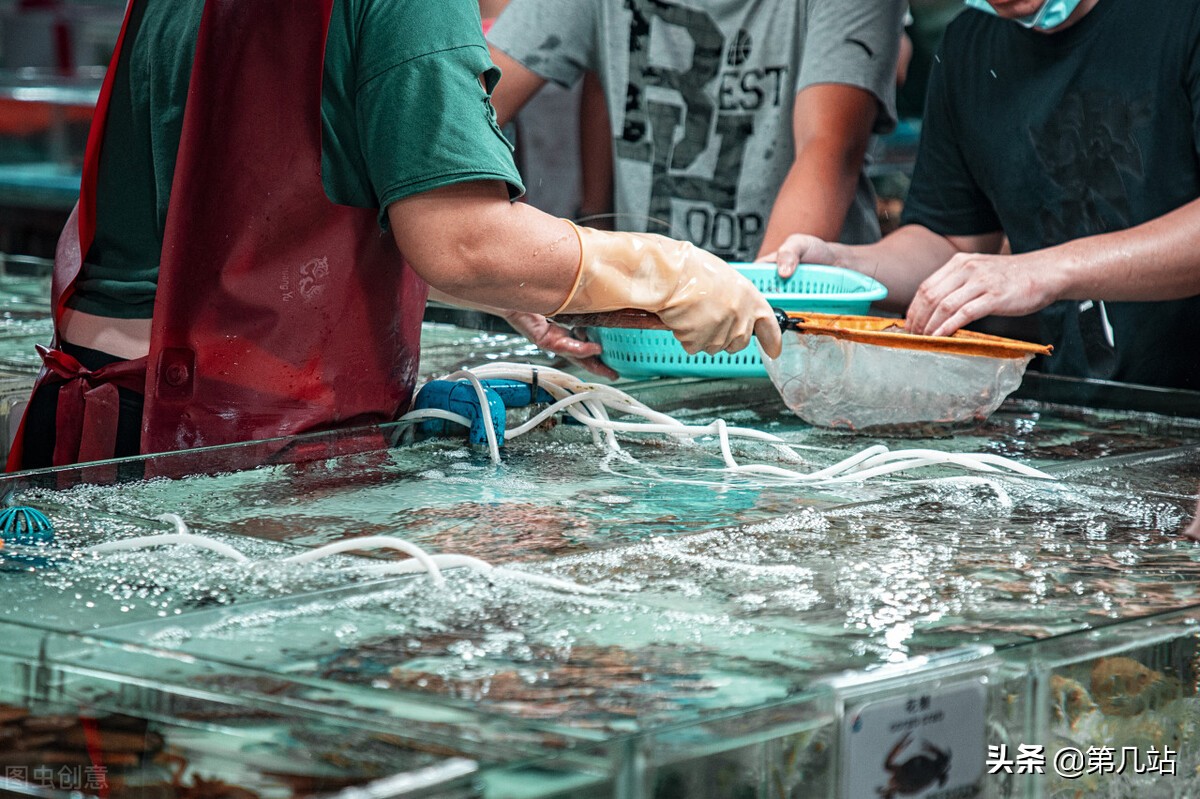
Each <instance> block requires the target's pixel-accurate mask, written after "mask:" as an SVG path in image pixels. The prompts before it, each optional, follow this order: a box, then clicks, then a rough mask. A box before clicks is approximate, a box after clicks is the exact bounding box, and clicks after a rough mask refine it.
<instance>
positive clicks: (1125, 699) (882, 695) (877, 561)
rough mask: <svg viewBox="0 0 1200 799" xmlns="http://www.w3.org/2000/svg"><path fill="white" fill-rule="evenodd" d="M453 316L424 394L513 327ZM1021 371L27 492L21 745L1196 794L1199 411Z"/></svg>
mask: <svg viewBox="0 0 1200 799" xmlns="http://www.w3.org/2000/svg"><path fill="white" fill-rule="evenodd" d="M427 335H428V339H429V346H428V347H427V348H426V361H425V363H424V364H423V367H422V372H423V374H424V375H426V376H429V377H432V376H436V375H439V374H444V373H446V372H452V371H454V370H456V369H458V368H459V367H460V366H461V365H462V364H463V363H464V362H466V363H479V362H480V361H484V362H490V361H500V360H503V359H506V358H508V357H510V354H509V353H508V352H507V351H506V348H508V349H511V348H512V347H513V346H514V345H513V341H512V340H510V339H505V338H504V337H502V336H499V337H491V338H489V337H486V336H484V337H476V338H475V339H473V342H474V343H470V342H466V343H464V339H463V337H464V336H465V335H467V334H464V333H463V332H462V331H455V330H454V329H452V328H445V327H444V326H430V327H429V328H428V329H427ZM439 337H442V338H439ZM516 354H518V355H521V356H523V355H525V354H528V353H516ZM468 355H469V356H472V357H467V356H468ZM542 374H543V375H546V374H549V372H548V371H544V372H543V373H542ZM1027 384H1028V387H1029V391H1027V392H1026V396H1025V398H1017V399H1010V400H1008V401H1007V402H1006V403H1005V404H1004V405H1003V406H1002V407H1001V409H1000V410H999V411H998V412H997V413H996V414H995V415H994V416H992V417H991V418H990V419H989V420H988V421H986V422H983V423H978V424H974V425H971V426H967V427H960V428H956V429H946V428H927V429H915V430H914V429H911V428H908V429H904V430H896V431H893V432H894V433H895V434H894V435H889V436H886V437H884V436H880V435H872V436H862V435H851V434H848V433H844V432H837V431H830V430H821V429H817V428H812V427H809V426H807V425H805V424H803V423H802V422H800V421H799V420H798V419H796V418H795V417H793V416H791V415H790V414H789V413H788V412H787V411H786V410H785V409H784V407H783V404H782V402H781V401H780V399H779V397H778V395H777V394H776V393H775V392H774V390H773V389H772V388H771V386H770V384H769V383H767V382H766V381H765V380H747V381H732V380H727V381H694V380H660V381H652V382H646V383H627V384H621V385H619V386H618V387H619V388H621V389H624V390H626V391H628V392H629V393H630V394H632V395H633V396H635V397H636V398H637V399H638V400H639V401H641V402H642V403H645V404H646V406H649V407H651V408H653V409H655V410H657V411H660V412H663V413H668V414H670V415H671V416H673V417H674V418H675V419H677V420H680V421H682V422H685V423H687V424H689V425H698V426H707V427H706V429H707V430H708V431H709V434H708V435H704V436H699V437H695V438H688V439H683V438H680V437H672V436H670V435H661V434H658V433H646V432H631V431H632V430H633V428H622V429H621V430H619V431H618V432H616V433H615V437H616V440H617V441H618V443H619V448H616V449H614V448H612V447H611V446H609V445H606V444H605V441H606V439H605V438H604V436H603V435H600V434H596V435H593V431H592V430H591V429H590V428H589V427H588V426H585V425H582V424H578V423H575V422H573V421H572V419H571V418H568V417H564V416H562V415H557V416H554V417H551V418H549V419H547V420H545V421H541V420H539V419H537V418H534V416H533V415H534V414H536V413H537V410H538V408H522V409H517V410H514V411H511V412H510V413H511V415H512V417H513V418H510V419H509V420H508V429H509V430H510V431H511V430H517V429H519V430H522V431H523V430H524V428H525V427H532V429H531V430H530V431H529V432H528V433H526V434H524V435H520V436H514V437H511V438H510V439H509V440H507V442H506V443H504V445H503V447H502V448H501V449H500V450H499V451H500V452H501V453H502V454H501V455H500V462H499V464H497V463H495V462H494V461H493V459H491V458H490V457H489V455H488V452H487V451H486V450H485V449H484V448H482V447H477V446H475V447H473V446H470V445H469V444H468V443H467V441H466V434H465V433H464V434H463V435H461V436H460V435H457V434H454V435H452V436H450V437H422V436H421V435H419V434H417V435H414V434H413V432H414V428H413V427H412V426H410V425H407V424H396V425H385V426H382V427H376V428H363V429H358V430H350V431H340V432H338V433H330V434H314V435H310V436H301V437H296V438H293V439H287V440H281V441H277V442H270V443H268V444H262V443H256V444H250V445H240V446H236V447H224V448H215V449H212V450H205V451H195V452H189V453H178V454H173V455H165V456H156V457H150V458H144V459H131V460H127V461H115V462H110V463H106V464H95V465H88V466H86V467H71V468H66V469H59V470H48V471H44V472H28V473H21V474H15V475H9V476H8V477H6V478H5V479H4V487H3V490H4V492H5V496H6V501H7V503H8V504H9V505H21V506H29V507H33V508H36V509H37V510H39V511H40V512H42V513H44V514H45V515H46V516H47V517H48V518H49V520H50V521H51V522H52V524H53V527H54V530H53V533H46V534H44V535H42V537H41V538H40V539H36V540H35V539H33V538H28V537H26V538H24V539H20V540H18V539H17V538H14V537H13V536H12V535H10V536H9V540H8V541H6V545H5V547H4V548H3V549H0V559H2V560H0V569H2V570H3V571H4V578H3V580H2V581H0V598H2V599H3V601H0V625H3V626H2V627H0V653H3V654H4V657H5V658H7V660H6V663H7V665H6V666H4V668H3V670H2V671H0V703H2V704H3V709H0V721H3V720H4V719H6V718H8V719H11V720H9V721H3V724H4V725H8V726H2V725H0V736H2V735H5V734H6V732H5V730H17V732H11V731H10V732H8V733H7V734H9V735H10V736H13V737H21V736H26V734H27V733H26V728H25V727H24V726H22V725H26V724H33V725H34V727H35V728H37V725H38V724H39V723H41V724H43V725H45V726H50V725H51V724H52V723H51V722H38V721H36V719H38V718H43V717H44V718H50V719H58V721H55V722H53V723H59V724H62V725H63V729H65V730H67V732H63V733H61V735H60V734H59V733H55V734H56V735H60V737H56V738H45V737H44V736H43V737H42V738H39V739H37V740H44V741H45V742H46V743H45V745H44V746H43V747H42V748H40V749H38V750H37V752H36V753H34V754H32V755H30V754H23V755H21V756H20V758H14V763H16V764H17V765H29V766H32V764H33V761H34V760H36V759H37V758H39V757H40V758H42V759H49V758H50V756H51V755H50V754H47V753H51V754H54V753H61V754H63V755H64V756H65V755H70V756H71V757H72V758H74V759H73V760H71V761H70V762H71V763H72V764H74V763H77V762H78V763H82V765H81V766H80V767H81V768H86V767H87V766H88V765H89V764H90V765H92V766H96V762H95V758H96V757H97V756H96V755H95V754H94V752H92V751H91V750H89V749H88V746H87V742H88V740H91V739H95V738H96V737H97V733H96V732H95V731H96V730H97V729H99V730H100V731H101V732H102V733H103V732H108V731H111V732H112V733H113V734H114V735H116V734H118V733H119V734H121V735H126V734H128V735H129V736H132V737H129V738H128V739H127V738H123V737H118V738H116V739H115V740H117V741H126V740H129V741H134V743H133V744H130V746H133V747H134V748H135V749H136V748H138V747H141V750H142V751H141V752H140V753H135V754H136V755H137V756H136V757H132V758H131V757H124V756H126V755H129V754H130V753H129V752H127V751H125V749H126V748H128V747H125V748H121V746H124V745H123V744H122V745H116V744H114V748H113V753H114V755H117V754H120V755H122V756H123V757H124V760H123V761H122V762H125V763H129V764H130V765H128V766H121V768H122V769H126V770H123V771H120V773H119V774H118V775H117V776H119V777H120V778H121V780H122V781H123V782H122V783H121V785H123V786H130V788H129V789H130V790H133V787H132V786H137V789H138V790H140V791H143V793H139V795H144V792H145V791H146V790H148V787H147V786H155V787H154V790H155V791H158V792H160V793H156V794H155V795H167V796H169V795H189V796H191V795H194V794H195V793H197V792H198V791H200V790H201V789H202V788H204V789H207V788H208V787H209V785H210V781H218V782H219V783H221V784H228V785H234V786H238V787H239V788H240V789H241V790H245V791H250V792H252V793H253V795H255V796H264V797H265V796H293V795H295V796H301V795H313V794H322V795H326V794H332V793H336V792H338V791H343V792H352V793H353V795H354V796H356V797H359V796H365V795H372V796H374V795H379V796H390V795H405V794H404V793H403V792H402V790H409V791H410V793H411V792H412V791H416V793H412V795H421V796H480V797H488V799H500V798H504V799H525V798H529V799H537V798H540V797H585V799H590V798H591V797H620V798H621V799H626V798H628V799H641V797H647V798H650V797H654V798H655V799H673V798H674V797H721V798H722V799H724V798H726V797H735V798H738V799H740V798H741V797H747V799H749V797H761V798H762V799H767V798H768V797H770V798H771V799H775V798H777V797H786V798H788V799H790V798H791V797H831V798H832V797H849V798H850V799H859V797H880V796H883V797H888V799H900V798H901V797H924V798H926V799H928V798H929V797H940V798H941V799H946V797H951V796H987V797H1066V796H1076V795H1078V796H1114V797H1116V796H1130V797H1133V796H1137V797H1138V799H1146V798H1147V797H1158V796H1163V797H1174V796H1181V797H1182V796H1195V795H1197V794H1198V793H1200V776H1197V771H1196V769H1197V767H1198V766H1200V756H1198V755H1197V750H1196V740H1197V738H1196V736H1197V730H1196V724H1197V719H1200V716H1198V715H1197V712H1196V711H1197V708H1200V705H1198V704H1197V697H1196V689H1197V675H1196V667H1195V663H1196V662H1197V661H1196V656H1197V649H1196V632H1197V629H1196V620H1197V619H1200V597H1198V596H1197V585H1198V584H1197V581H1196V575H1197V571H1198V570H1200V557H1198V553H1197V550H1196V549H1195V546H1194V545H1193V544H1192V543H1190V542H1187V541H1185V540H1184V539H1182V538H1181V536H1180V531H1181V528H1182V527H1183V526H1184V525H1185V524H1186V522H1187V519H1188V518H1189V514H1190V512H1191V509H1192V508H1193V507H1194V505H1195V501H1196V494H1195V491H1196V485H1197V482H1198V478H1200V421H1197V420H1196V419H1194V418H1189V417H1188V416H1176V415H1172V411H1173V410H1175V411H1180V412H1190V409H1192V408H1195V407H1196V405H1195V397H1194V396H1191V395H1185V394H1183V393H1178V392H1177V393H1171V392H1145V394H1144V396H1143V394H1140V393H1138V392H1137V391H1136V390H1133V389H1126V391H1132V392H1133V395H1132V398H1133V399H1134V400H1139V399H1140V400H1144V401H1145V403H1146V407H1152V408H1154V409H1155V410H1156V411H1157V412H1154V413H1151V412H1143V411H1139V412H1116V411H1108V410H1104V409H1103V408H1102V407H1100V406H1101V405H1102V404H1103V403H1100V402H1095V401H1093V399H1092V397H1093V395H1092V394H1091V393H1089V392H1095V391H1100V390H1101V389H1103V387H1102V386H1097V385H1093V384H1086V385H1085V384H1072V383H1070V382H1069V381H1068V382H1062V381H1057V382H1056V381H1053V380H1049V379H1044V378H1037V377H1036V376H1034V379H1032V380H1027ZM1035 394H1036V396H1035ZM1072 396H1074V397H1077V398H1079V397H1085V398H1087V401H1086V402H1078V403H1071V402H1070V399H1071V397H1072ZM1039 397H1040V398H1039ZM1124 399H1128V398H1124ZM612 418H613V419H618V414H616V413H614V414H613V417H612ZM717 419H724V420H726V421H727V422H728V423H729V424H730V425H737V426H741V427H743V428H754V429H756V430H759V431H766V432H769V433H771V434H772V435H774V436H776V437H777V438H778V439H780V440H782V442H785V443H786V445H787V446H786V448H784V449H781V448H780V447H778V446H775V443H777V442H768V441H761V440H755V439H745V438H734V439H731V440H730V442H729V443H728V447H727V449H728V451H727V452H723V451H722V443H721V441H720V440H719V438H720V433H719V432H718V431H719V430H720V429H721V428H720V427H719V426H717V425H716V424H715V420H717ZM527 421H529V422H533V423H537V422H540V423H537V424H532V425H526V424H525V422H527ZM872 447H873V448H875V449H871V450H869V453H873V454H869V458H868V456H862V457H860V459H859V462H858V466H854V465H853V463H851V465H850V466H847V465H846V464H847V463H850V462H849V461H847V459H848V458H850V457H851V456H854V455H855V454H856V453H862V452H863V451H864V450H868V448H872ZM903 453H910V454H908V455H904V454H903ZM911 453H918V454H916V455H914V454H911ZM979 456H984V458H982V459H981V458H980V457H979ZM872 458H873V459H874V460H872ZM888 458H892V460H890V461H889V460H887V459H888ZM903 458H909V459H910V460H909V461H905V463H907V465H908V466H909V467H910V468H907V469H905V470H899V471H888V468H890V466H889V465H888V464H890V465H896V464H899V463H901V460H900V459H903ZM989 458H990V460H989ZM1000 458H1005V459H1008V461H1009V462H1016V463H1018V464H1020V465H1022V466H1023V467H1025V468H1024V471H1013V470H1011V469H1008V468H999V466H998V464H1000V463H1001V461H1000V460H999V459H1000ZM731 460H733V461H736V462H737V463H739V464H742V465H746V464H755V463H757V464H764V465H767V466H770V467H772V468H771V469H763V470H759V471H753V470H750V471H747V470H741V471H733V470H730V469H729V468H728V464H729V463H730V461H731ZM915 461H920V463H916V462H915ZM874 463H881V464H884V465H883V466H879V467H872V468H864V467H866V466H868V465H870V464H874ZM979 463H990V464H993V467H992V468H990V470H989V469H986V468H983V470H980V469H981V468H982V467H979V465H978V464H979ZM1030 468H1032V469H1036V470H1038V471H1037V472H1032V471H1030ZM785 469H786V470H789V471H792V472H798V473H802V474H806V475H812V474H813V473H821V474H825V475H828V476H829V477H828V479H790V478H786V477H785V476H783V470H785ZM772 470H774V471H772ZM856 470H857V471H856ZM149 536H176V537H175V538H170V539H163V538H156V539H152V540H149V541H146V540H142V541H139V540H138V539H145V538H146V537H149ZM187 536H200V538H189V537H187ZM396 539H403V541H404V542H406V543H405V544H404V545H403V546H401V545H399V544H397V543H396ZM330 547H332V549H330ZM397 547H398V548H397ZM319 555H327V556H325V557H318V556H319ZM409 555H414V557H412V558H410V557H409ZM417 556H419V557H417ZM422 558H423V559H424V560H422ZM425 561H428V562H427V563H426V562H425ZM417 565H421V566H422V568H421V569H420V570H416V566H417ZM430 565H432V566H433V567H435V568H432V569H431V568H429V566H430ZM64 716H69V717H70V720H69V723H68V720H63V719H62V717H64ZM26 719H34V721H31V722H26V721H25V720H26ZM84 719H87V720H88V721H87V724H86V725H84V724H83V720H84ZM110 719H115V720H111V721H110ZM14 725H15V726H14ZM72 725H74V726H72ZM76 728H78V729H76ZM89 729H91V730H92V732H88V730H89ZM137 736H141V738H138V737H137ZM100 737H101V738H102V737H103V736H102V735H100ZM31 740H32V739H31ZM72 741H73V742H76V743H70V742H72ZM80 741H82V744H79V743H78V742H80ZM138 741H140V743H138ZM72 747H73V748H72ZM1168 750H1169V751H1168ZM23 751H26V750H23ZM100 751H103V748H102V747H101V750H100ZM1064 752H1065V753H1066V754H1063V753H1064ZM1076 752H1077V753H1078V756H1076V754H1075V753H1076ZM164 753H167V754H171V755H176V754H177V755H178V757H179V758H180V760H173V761H172V762H173V763H175V765H174V766H173V767H171V766H168V765H165V761H164V760H163V755H164ZM1122 754H1124V755H1125V756H1126V760H1125V761H1122V760H1121V759H1120V758H1121V755H1122ZM1109 755H1111V756H1112V757H1111V758H1110V757H1109ZM54 756H57V754H55V755H54ZM1039 757H1040V758H1041V759H1040V760H1039ZM30 758H32V760H31V759H30ZM18 760H19V763H18V762H17V761H18ZM1168 761H1170V762H1171V763H1173V765H1174V771H1173V772H1172V773H1164V771H1165V769H1166V766H1167V763H1168ZM55 762H57V761H55ZM64 762H65V758H64ZM115 762H116V761H114V764H115ZM1039 763H1040V771H1039V770H1038V768H1039ZM1151 767H1153V769H1154V770H1152V768H1151ZM114 768H116V766H115V765H114ZM172 768H173V770H172ZM1072 768H1074V769H1075V771H1072ZM1139 768H1140V769H1141V770H1140V771H1139V770H1138V769H1139ZM1076 772H1078V773H1076ZM27 774H32V770H30V771H28V772H27ZM443 778H444V782H437V780H439V779H443ZM415 779H425V780H430V782H428V783H427V784H425V783H413V782H412V780H415ZM322 780H324V781H323V782H322ZM405 780H409V782H405ZM23 784H24V785H26V786H27V787H26V788H24V789H23V790H29V791H32V790H33V789H34V788H38V787H39V786H37V785H36V784H32V786H31V787H30V785H31V784H30V783H28V782H26V783H23ZM214 784H215V783H214ZM414 784H420V785H422V787H419V788H411V787H405V786H411V785H414ZM6 786H7V788H8V789H9V790H13V789H14V788H13V783H12V781H9V782H8V783H6ZM397 786H399V787H397ZM46 787H47V790H50V789H53V790H61V789H63V788H64V787H66V786H61V785H53V786H46ZM76 789H77V790H83V791H84V792H85V793H87V790H86V789H84V788H76ZM215 790H216V789H215V788H214V791H215ZM389 791H390V792H391V793H389ZM364 792H365V793H364ZM94 795H99V794H98V793H95V794H94ZM114 795H116V794H115V793H114ZM222 795H224V794H222ZM346 795H349V794H346ZM239 796H241V794H239Z"/></svg>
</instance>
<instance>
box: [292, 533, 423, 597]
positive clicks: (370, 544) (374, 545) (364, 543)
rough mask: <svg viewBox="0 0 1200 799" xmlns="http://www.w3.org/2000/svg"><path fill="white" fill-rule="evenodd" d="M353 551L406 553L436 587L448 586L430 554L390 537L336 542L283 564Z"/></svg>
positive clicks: (375, 536)
mask: <svg viewBox="0 0 1200 799" xmlns="http://www.w3.org/2000/svg"><path fill="white" fill-rule="evenodd" d="M352 549H395V550H398V551H400V552H405V553H407V554H409V555H412V556H413V557H414V558H415V559H416V560H417V561H418V562H419V563H420V564H421V565H422V566H424V567H425V571H427V572H429V579H430V580H431V581H432V582H433V584H434V585H436V586H437V587H439V588H441V587H442V586H444V585H445V584H446V578H445V577H443V576H442V570H441V569H439V568H438V566H437V564H436V563H435V562H434V561H433V558H432V557H431V556H430V555H429V553H428V552H426V551H425V550H423V549H421V548H420V547H419V546H417V545H416V544H413V543H411V542H409V541H405V540H404V539H403V538H396V537H395V536H388V535H369V536H365V537H363V538H351V539H348V540H346V541H335V542H334V543H332V544H326V545H325V546H323V547H317V548H316V549H312V550H309V551H308V552H301V553H300V554H299V555H292V556H291V557H287V558H284V559H283V560H282V562H283V563H312V562H313V561H317V560H320V559H321V558H326V557H329V556H330V555H336V554H338V553H340V552H347V551H349V550H352Z"/></svg>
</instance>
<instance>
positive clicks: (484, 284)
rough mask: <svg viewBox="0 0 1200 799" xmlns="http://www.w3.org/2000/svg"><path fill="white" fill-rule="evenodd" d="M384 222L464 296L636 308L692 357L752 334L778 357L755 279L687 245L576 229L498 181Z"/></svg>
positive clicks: (582, 308)
mask: <svg viewBox="0 0 1200 799" xmlns="http://www.w3.org/2000/svg"><path fill="white" fill-rule="evenodd" d="M388 218H389V220H390V222H391V228H392V234H393V236H394V237H395V239H396V244H397V246H398V247H399V248H400V251H401V252H403V253H404V255H405V257H406V258H407V259H408V261H409V263H410V264H411V265H412V267H413V269H414V270H415V271H416V272H417V274H419V275H420V276H421V277H422V278H423V279H424V280H425V281H426V282H427V283H429V284H430V285H431V286H433V287H434V288H437V289H438V290H440V291H442V292H444V293H445V294H448V295H450V296H451V297H457V298H461V299H462V300H463V301H465V302H468V303H473V304H480V305H485V306H490V307H494V308H505V309H510V310H512V311H522V312H531V313H536V314H543V315H547V316H553V314H556V313H566V312H570V313H585V312H601V311H610V310H618V309H621V308H637V309H640V310H646V311H651V312H653V313H656V314H658V316H659V318H661V319H662V320H663V322H664V323H665V324H666V325H667V326H668V327H669V328H670V329H671V330H672V331H673V332H674V334H675V336H676V338H678V339H679V341H680V342H681V343H682V344H683V346H684V348H685V349H686V350H687V351H688V352H691V353H696V352H701V351H703V352H708V353H710V354H712V353H717V352H721V351H727V352H736V351H737V350H740V349H742V348H744V347H745V346H746V345H747V344H749V342H750V336H751V334H757V335H758V338H759V341H760V342H761V343H762V345H763V347H764V348H765V349H766V351H767V353H768V354H769V355H771V356H776V355H778V354H779V350H780V346H781V342H780V332H779V327H778V324H777V322H776V321H775V318H774V316H773V314H772V312H771V308H770V306H769V305H768V304H767V302H766V300H765V299H764V298H763V296H762V295H761V294H760V293H759V292H758V290H757V289H756V288H755V287H754V285H753V284H751V283H750V281H749V280H747V279H746V278H745V277H743V276H742V275H741V274H739V273H738V272H737V271H736V270H735V269H733V268H732V267H730V266H729V265H728V264H726V263H725V262H724V261H722V260H721V259H720V258H717V257H716V256H714V255H711V254H709V253H707V252H704V251H703V250H699V249H697V248H696V247H694V246H692V245H691V244H688V243H686V242H679V241H675V240H673V239H668V238H666V237H663V236H658V235H654V234H649V233H613V232H608V231H600V230H594V229H592V228H586V227H577V226H575V225H574V224H572V223H571V222H569V221H567V220H565V219H558V218H556V217H553V216H550V215H548V214H545V213H543V212H541V211H538V210H537V209H535V208H533V207H531V206H529V205H526V204H523V203H511V202H510V201H509V199H508V192H507V189H506V187H505V186H504V184H502V183H500V182H480V181H474V182H467V183H459V184H454V185H451V186H446V187H442V188H439V189H434V190H431V191H428V192H422V193H420V194H416V195H413V196H411V197H407V198H405V199H403V200H399V201H397V202H395V203H392V204H391V205H389V206H388Z"/></svg>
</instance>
